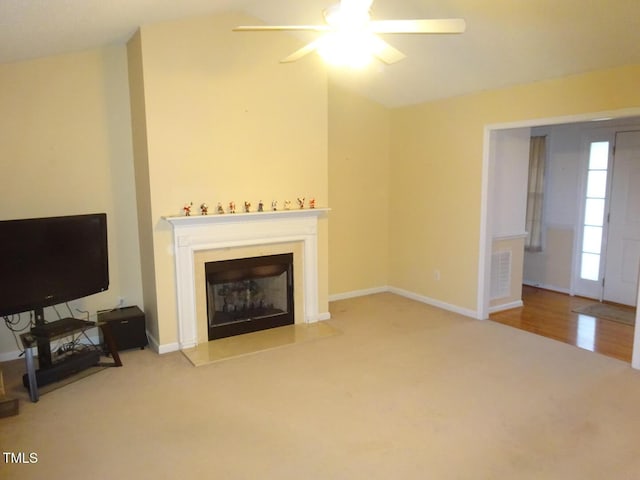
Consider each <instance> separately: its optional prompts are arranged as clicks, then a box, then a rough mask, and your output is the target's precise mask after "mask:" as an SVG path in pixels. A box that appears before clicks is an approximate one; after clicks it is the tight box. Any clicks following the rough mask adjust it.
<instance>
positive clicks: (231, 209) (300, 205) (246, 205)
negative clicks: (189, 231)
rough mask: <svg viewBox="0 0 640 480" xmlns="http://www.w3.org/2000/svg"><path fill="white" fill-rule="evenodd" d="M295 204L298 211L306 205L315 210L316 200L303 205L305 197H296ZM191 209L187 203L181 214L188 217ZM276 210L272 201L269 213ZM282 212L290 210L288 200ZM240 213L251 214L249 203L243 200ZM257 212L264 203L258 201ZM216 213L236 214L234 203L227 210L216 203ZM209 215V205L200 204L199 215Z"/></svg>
mask: <svg viewBox="0 0 640 480" xmlns="http://www.w3.org/2000/svg"><path fill="white" fill-rule="evenodd" d="M296 203H297V205H298V209H303V208H304V207H305V205H308V206H309V208H316V199H315V198H310V199H309V201H308V202H306V203H305V197H298V198H297V199H296ZM192 209H193V202H189V203H185V204H184V206H183V207H182V212H183V213H184V215H185V216H186V217H190V216H191V214H192ZM277 210H278V201H277V200H272V201H271V211H273V212H275V211H277ZM283 210H291V201H290V200H285V201H284V202H283ZM242 211H243V212H244V213H251V212H252V210H251V202H249V201H247V200H245V201H244V204H243V207H242ZM255 211H257V212H264V211H265V209H264V203H262V200H260V201H259V202H258V206H257V208H256V210H255ZM216 213H217V214H219V215H221V214H226V213H236V203H235V202H233V201H231V202H229V203H228V204H227V209H226V210H225V207H224V205H223V204H222V202H218V204H217V205H216ZM208 214H209V205H207V204H206V203H201V204H200V215H208Z"/></svg>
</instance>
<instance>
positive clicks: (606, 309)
mask: <svg viewBox="0 0 640 480" xmlns="http://www.w3.org/2000/svg"><path fill="white" fill-rule="evenodd" d="M572 311H573V312H575V313H581V314H584V315H591V316H592V317H598V318H604V319H606V320H613V321H614V322H619V323H624V324H625V325H635V323H636V312H635V310H634V309H632V308H630V307H629V308H625V307H618V306H616V305H609V304H607V303H600V302H597V303H591V304H589V305H585V306H583V307H578V308H574V309H573V310H572Z"/></svg>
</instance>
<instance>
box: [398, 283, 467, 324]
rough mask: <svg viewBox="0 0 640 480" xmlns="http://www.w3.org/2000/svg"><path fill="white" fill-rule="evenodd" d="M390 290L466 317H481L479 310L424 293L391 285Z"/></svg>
mask: <svg viewBox="0 0 640 480" xmlns="http://www.w3.org/2000/svg"><path fill="white" fill-rule="evenodd" d="M389 291H390V292H391V293H395V294H396V295H400V296H402V297H406V298H410V299H411V300H416V301H418V302H421V303H426V304H427V305H431V306H432V307H438V308H441V309H443V310H447V311H449V312H453V313H459V314H460V315H464V316H465V317H471V318H479V315H478V312H476V311H475V310H469V309H468V308H462V307H458V306H457V305H452V304H450V303H446V302H441V301H440V300H436V299H433V298H430V297H425V296H424V295H420V294H418V293H414V292H410V291H408V290H404V289H402V288H397V287H389Z"/></svg>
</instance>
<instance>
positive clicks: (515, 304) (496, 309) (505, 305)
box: [489, 300, 523, 313]
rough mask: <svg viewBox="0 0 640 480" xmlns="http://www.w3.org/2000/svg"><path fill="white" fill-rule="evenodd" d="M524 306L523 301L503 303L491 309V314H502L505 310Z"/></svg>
mask: <svg viewBox="0 0 640 480" xmlns="http://www.w3.org/2000/svg"><path fill="white" fill-rule="evenodd" d="M522 306H523V303H522V300H516V301H515V302H509V303H503V304H502V305H494V306H493V307H489V313H496V312H502V311H504V310H511V309H513V308H520V307H522Z"/></svg>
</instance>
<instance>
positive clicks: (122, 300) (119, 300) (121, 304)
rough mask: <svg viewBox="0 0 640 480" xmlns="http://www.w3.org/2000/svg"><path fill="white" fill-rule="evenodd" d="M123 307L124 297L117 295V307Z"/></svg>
mask: <svg viewBox="0 0 640 480" xmlns="http://www.w3.org/2000/svg"><path fill="white" fill-rule="evenodd" d="M122 307H124V297H118V308H122Z"/></svg>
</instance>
